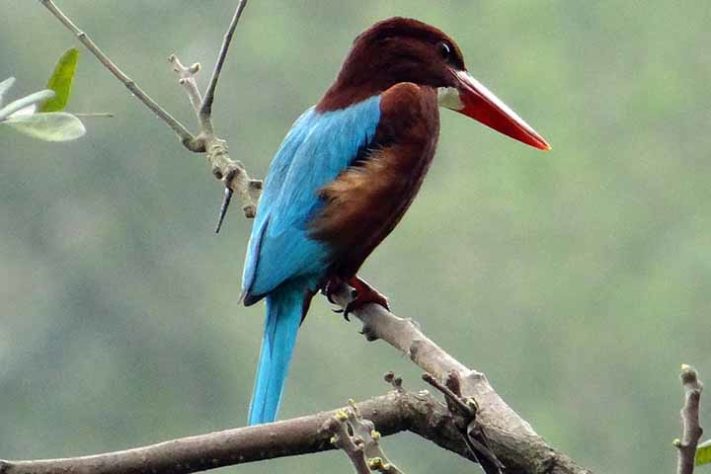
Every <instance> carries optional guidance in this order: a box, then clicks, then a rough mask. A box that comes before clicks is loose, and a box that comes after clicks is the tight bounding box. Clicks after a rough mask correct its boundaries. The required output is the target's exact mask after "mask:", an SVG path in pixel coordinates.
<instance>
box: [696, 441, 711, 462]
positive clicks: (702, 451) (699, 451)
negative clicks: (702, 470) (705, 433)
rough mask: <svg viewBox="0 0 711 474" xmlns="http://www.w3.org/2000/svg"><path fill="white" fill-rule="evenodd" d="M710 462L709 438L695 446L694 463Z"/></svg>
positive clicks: (710, 448) (710, 445) (710, 446)
mask: <svg viewBox="0 0 711 474" xmlns="http://www.w3.org/2000/svg"><path fill="white" fill-rule="evenodd" d="M703 464H711V439H709V440H706V441H704V442H703V443H701V444H700V445H698V446H697V447H696V465H697V466H701V465H703Z"/></svg>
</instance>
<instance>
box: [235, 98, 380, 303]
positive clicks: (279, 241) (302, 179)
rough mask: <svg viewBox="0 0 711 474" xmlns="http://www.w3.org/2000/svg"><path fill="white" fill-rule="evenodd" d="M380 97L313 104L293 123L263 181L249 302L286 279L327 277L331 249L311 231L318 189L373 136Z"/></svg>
mask: <svg viewBox="0 0 711 474" xmlns="http://www.w3.org/2000/svg"><path fill="white" fill-rule="evenodd" d="M379 121H380V97H379V96H375V97H372V98H370V99H367V100H365V101H363V102H360V103H358V104H354V105H352V106H350V107H347V108H345V109H341V110H336V111H330V112H326V113H320V112H318V111H316V110H315V109H314V108H311V109H309V110H307V111H306V112H304V114H303V115H302V116H301V117H300V118H299V119H298V120H297V121H296V122H295V123H294V125H293V126H292V128H291V130H290V131H289V133H288V134H287V136H286V138H285V139H284V141H283V143H282V145H281V147H280V148H279V151H278V152H277V154H276V156H275V157H274V160H273V161H272V164H271V167H270V169H269V172H268V174H267V178H266V180H265V183H264V189H263V192H262V197H261V199H260V201H259V205H258V206H257V216H256V218H255V222H254V226H253V227H252V235H251V237H250V241H249V246H248V249H247V256H246V259H245V266H244V274H243V277H242V291H243V295H244V299H245V303H246V304H251V303H253V302H255V301H257V300H259V299H260V298H261V297H263V296H264V295H265V294H267V293H269V292H271V291H273V290H274V289H275V288H277V287H278V286H279V285H281V284H282V283H284V282H286V281H289V280H292V279H296V278H307V279H312V280H313V281H316V280H318V279H320V278H321V277H323V276H324V275H323V273H324V271H325V269H326V267H327V265H328V261H329V249H328V248H327V246H326V245H325V244H323V243H321V242H318V241H315V240H312V239H310V238H309V236H308V223H309V220H310V219H311V217H312V216H313V214H314V212H315V211H316V210H317V209H319V207H320V206H321V205H322V202H321V200H320V198H319V196H318V190H319V189H321V188H322V187H323V186H325V185H326V184H328V183H329V182H331V181H333V180H334V179H335V178H336V177H337V176H338V175H339V174H340V173H341V172H342V171H343V170H345V169H346V168H347V167H348V166H349V165H350V164H351V163H352V162H353V160H354V159H355V158H356V157H357V156H358V154H359V153H360V152H361V151H362V150H363V149H364V148H365V147H367V146H368V145H369V144H370V143H371V142H372V141H373V138H374V136H375V131H376V128H377V126H378V122H379Z"/></svg>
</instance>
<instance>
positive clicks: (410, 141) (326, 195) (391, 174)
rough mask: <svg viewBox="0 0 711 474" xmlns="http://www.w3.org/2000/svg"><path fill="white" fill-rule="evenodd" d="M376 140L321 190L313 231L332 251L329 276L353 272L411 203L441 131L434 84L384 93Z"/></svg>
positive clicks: (409, 85)
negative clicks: (319, 207) (351, 164)
mask: <svg viewBox="0 0 711 474" xmlns="http://www.w3.org/2000/svg"><path fill="white" fill-rule="evenodd" d="M380 109H381V118H380V122H379V124H378V128H377V130H376V136H375V139H374V143H373V144H372V146H370V147H369V149H368V150H367V152H366V153H365V154H364V156H363V158H362V159H358V160H357V161H356V162H355V163H354V164H353V166H351V167H350V168H348V169H347V170H345V171H344V172H342V173H341V174H340V175H339V176H338V177H337V178H336V179H335V180H334V181H333V182H331V183H330V184H328V185H326V186H324V187H323V188H322V189H321V190H320V195H321V197H322V198H323V200H324V201H325V205H324V207H323V209H322V210H321V211H320V212H319V214H318V215H317V216H316V217H315V219H314V220H313V221H312V223H311V227H310V235H311V237H313V238H315V239H317V240H321V241H323V242H325V243H327V244H328V245H329V246H330V247H331V249H332V251H333V253H332V262H331V265H330V276H338V277H341V278H350V277H351V276H353V275H355V273H356V272H357V271H358V269H359V268H360V266H361V264H362V263H363V261H364V260H365V259H366V258H367V256H368V255H369V254H370V253H371V252H372V251H373V249H374V248H375V247H376V246H377V245H378V244H379V243H380V242H381V241H382V240H383V239H384V238H385V237H386V236H387V235H388V234H389V233H390V232H391V231H392V229H393V228H394V227H395V225H397V223H398V222H399V221H400V219H401V218H402V215H403V214H404V212H405V211H406V210H407V208H408V207H409V206H410V204H411V203H412V200H413V199H414V197H415V195H416V194H417V191H418V190H419V189H420V185H421V184H422V180H423V178H424V176H425V174H426V173H427V170H428V169H429V165H430V163H431V161H432V157H433V156H434V152H435V148H436V145H437V138H438V135H439V110H438V108H437V96H436V93H435V90H434V89H432V88H430V87H421V86H418V85H416V84H412V83H400V84H397V85H395V86H393V87H391V88H390V89H388V90H387V91H385V92H384V93H383V96H382V99H381V105H380Z"/></svg>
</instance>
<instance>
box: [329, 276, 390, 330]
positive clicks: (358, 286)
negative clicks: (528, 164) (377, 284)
mask: <svg viewBox="0 0 711 474" xmlns="http://www.w3.org/2000/svg"><path fill="white" fill-rule="evenodd" d="M345 283H346V284H348V285H349V286H351V287H352V288H353V290H354V295H353V299H352V300H351V302H350V303H348V304H347V305H346V308H345V309H344V310H343V317H344V318H346V321H350V319H349V318H348V316H349V315H350V313H351V312H353V311H355V310H357V309H360V308H362V307H363V306H365V305H367V304H371V303H373V304H379V305H380V306H382V307H383V308H385V309H387V310H388V311H390V305H389V304H388V299H387V298H386V297H385V296H384V295H383V294H381V293H379V292H378V290H376V289H375V288H373V287H372V286H370V285H369V284H368V283H367V282H366V281H365V280H362V279H360V278H358V277H357V276H354V277H351V278H350V279H349V280H348V281H347V282H345ZM343 284H344V281H343V280H341V279H340V278H332V279H330V280H328V281H327V282H326V284H325V285H324V287H323V294H324V295H326V298H328V301H330V302H331V303H334V304H336V302H335V301H334V300H333V295H334V294H335V293H336V292H337V291H338V290H339V289H340V288H341V286H342V285H343Z"/></svg>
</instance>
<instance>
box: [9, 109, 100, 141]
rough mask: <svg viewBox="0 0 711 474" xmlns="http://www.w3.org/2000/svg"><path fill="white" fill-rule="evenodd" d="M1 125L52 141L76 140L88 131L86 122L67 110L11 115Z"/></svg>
mask: <svg viewBox="0 0 711 474" xmlns="http://www.w3.org/2000/svg"><path fill="white" fill-rule="evenodd" d="M0 125H8V126H10V127H12V128H14V129H15V130H17V131H18V132H22V133H24V134H26V135H29V136H31V137H33V138H39V139H40V140H46V141H50V142H63V141H67V140H74V139H76V138H79V137H81V136H82V135H84V134H85V133H86V129H85V128H84V124H83V123H81V120H79V119H78V118H76V117H75V116H74V115H72V114H68V113H66V112H46V113H36V114H34V115H22V116H13V117H9V118H8V119H7V120H5V121H4V122H0Z"/></svg>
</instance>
